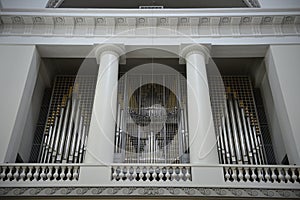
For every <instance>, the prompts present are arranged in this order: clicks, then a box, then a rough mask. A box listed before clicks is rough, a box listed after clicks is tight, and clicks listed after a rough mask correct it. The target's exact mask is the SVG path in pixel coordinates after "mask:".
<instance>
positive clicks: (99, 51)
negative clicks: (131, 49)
mask: <svg viewBox="0 0 300 200" xmlns="http://www.w3.org/2000/svg"><path fill="white" fill-rule="evenodd" d="M94 52H95V57H96V59H97V63H98V64H99V63H100V58H101V55H103V54H106V53H110V54H114V55H115V56H117V57H119V60H120V63H122V64H125V62H126V59H125V53H126V52H125V46H124V44H98V45H95V48H94Z"/></svg>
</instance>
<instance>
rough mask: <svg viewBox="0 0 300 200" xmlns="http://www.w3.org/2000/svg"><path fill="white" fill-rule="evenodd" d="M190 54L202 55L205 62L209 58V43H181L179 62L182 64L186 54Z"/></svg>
mask: <svg viewBox="0 0 300 200" xmlns="http://www.w3.org/2000/svg"><path fill="white" fill-rule="evenodd" d="M191 54H201V55H203V56H204V57H205V62H206V64H207V63H208V61H209V58H210V44H181V45H180V50H179V55H180V58H179V62H180V63H181V64H184V63H185V59H186V58H187V56H189V55H191Z"/></svg>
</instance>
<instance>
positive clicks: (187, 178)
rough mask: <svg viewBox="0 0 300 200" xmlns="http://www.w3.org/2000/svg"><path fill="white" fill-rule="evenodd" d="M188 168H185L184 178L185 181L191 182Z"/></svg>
mask: <svg viewBox="0 0 300 200" xmlns="http://www.w3.org/2000/svg"><path fill="white" fill-rule="evenodd" d="M190 169H191V168H190V167H186V174H185V177H186V180H187V181H191V178H192V177H191V173H190Z"/></svg>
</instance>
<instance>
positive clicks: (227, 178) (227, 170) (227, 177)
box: [224, 167, 230, 181]
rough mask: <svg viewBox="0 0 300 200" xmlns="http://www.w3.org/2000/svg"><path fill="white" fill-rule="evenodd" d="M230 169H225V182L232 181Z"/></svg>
mask: <svg viewBox="0 0 300 200" xmlns="http://www.w3.org/2000/svg"><path fill="white" fill-rule="evenodd" d="M229 169H230V168H229V167H224V170H225V181H229V179H230V174H229Z"/></svg>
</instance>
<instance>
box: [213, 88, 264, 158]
mask: <svg viewBox="0 0 300 200" xmlns="http://www.w3.org/2000/svg"><path fill="white" fill-rule="evenodd" d="M228 111H229V114H228ZM247 112H248V111H247V109H246V108H244V106H243V105H242V104H240V103H239V102H238V100H237V99H236V98H235V95H233V94H232V93H229V94H228V99H227V101H226V102H225V108H224V112H223V115H222V116H221V124H220V126H219V137H218V141H217V144H218V151H219V156H220V162H221V163H223V164H230V163H233V164H236V161H235V158H237V161H238V164H265V163H266V160H265V159H266V158H265V155H264V147H263V144H262V141H261V135H258V134H257V132H256V127H255V125H251V122H250V118H249V116H246V115H247V114H248V113H247ZM231 128H232V129H231ZM231 130H232V132H231ZM232 137H233V138H234V140H232ZM230 158H231V159H230Z"/></svg>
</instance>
